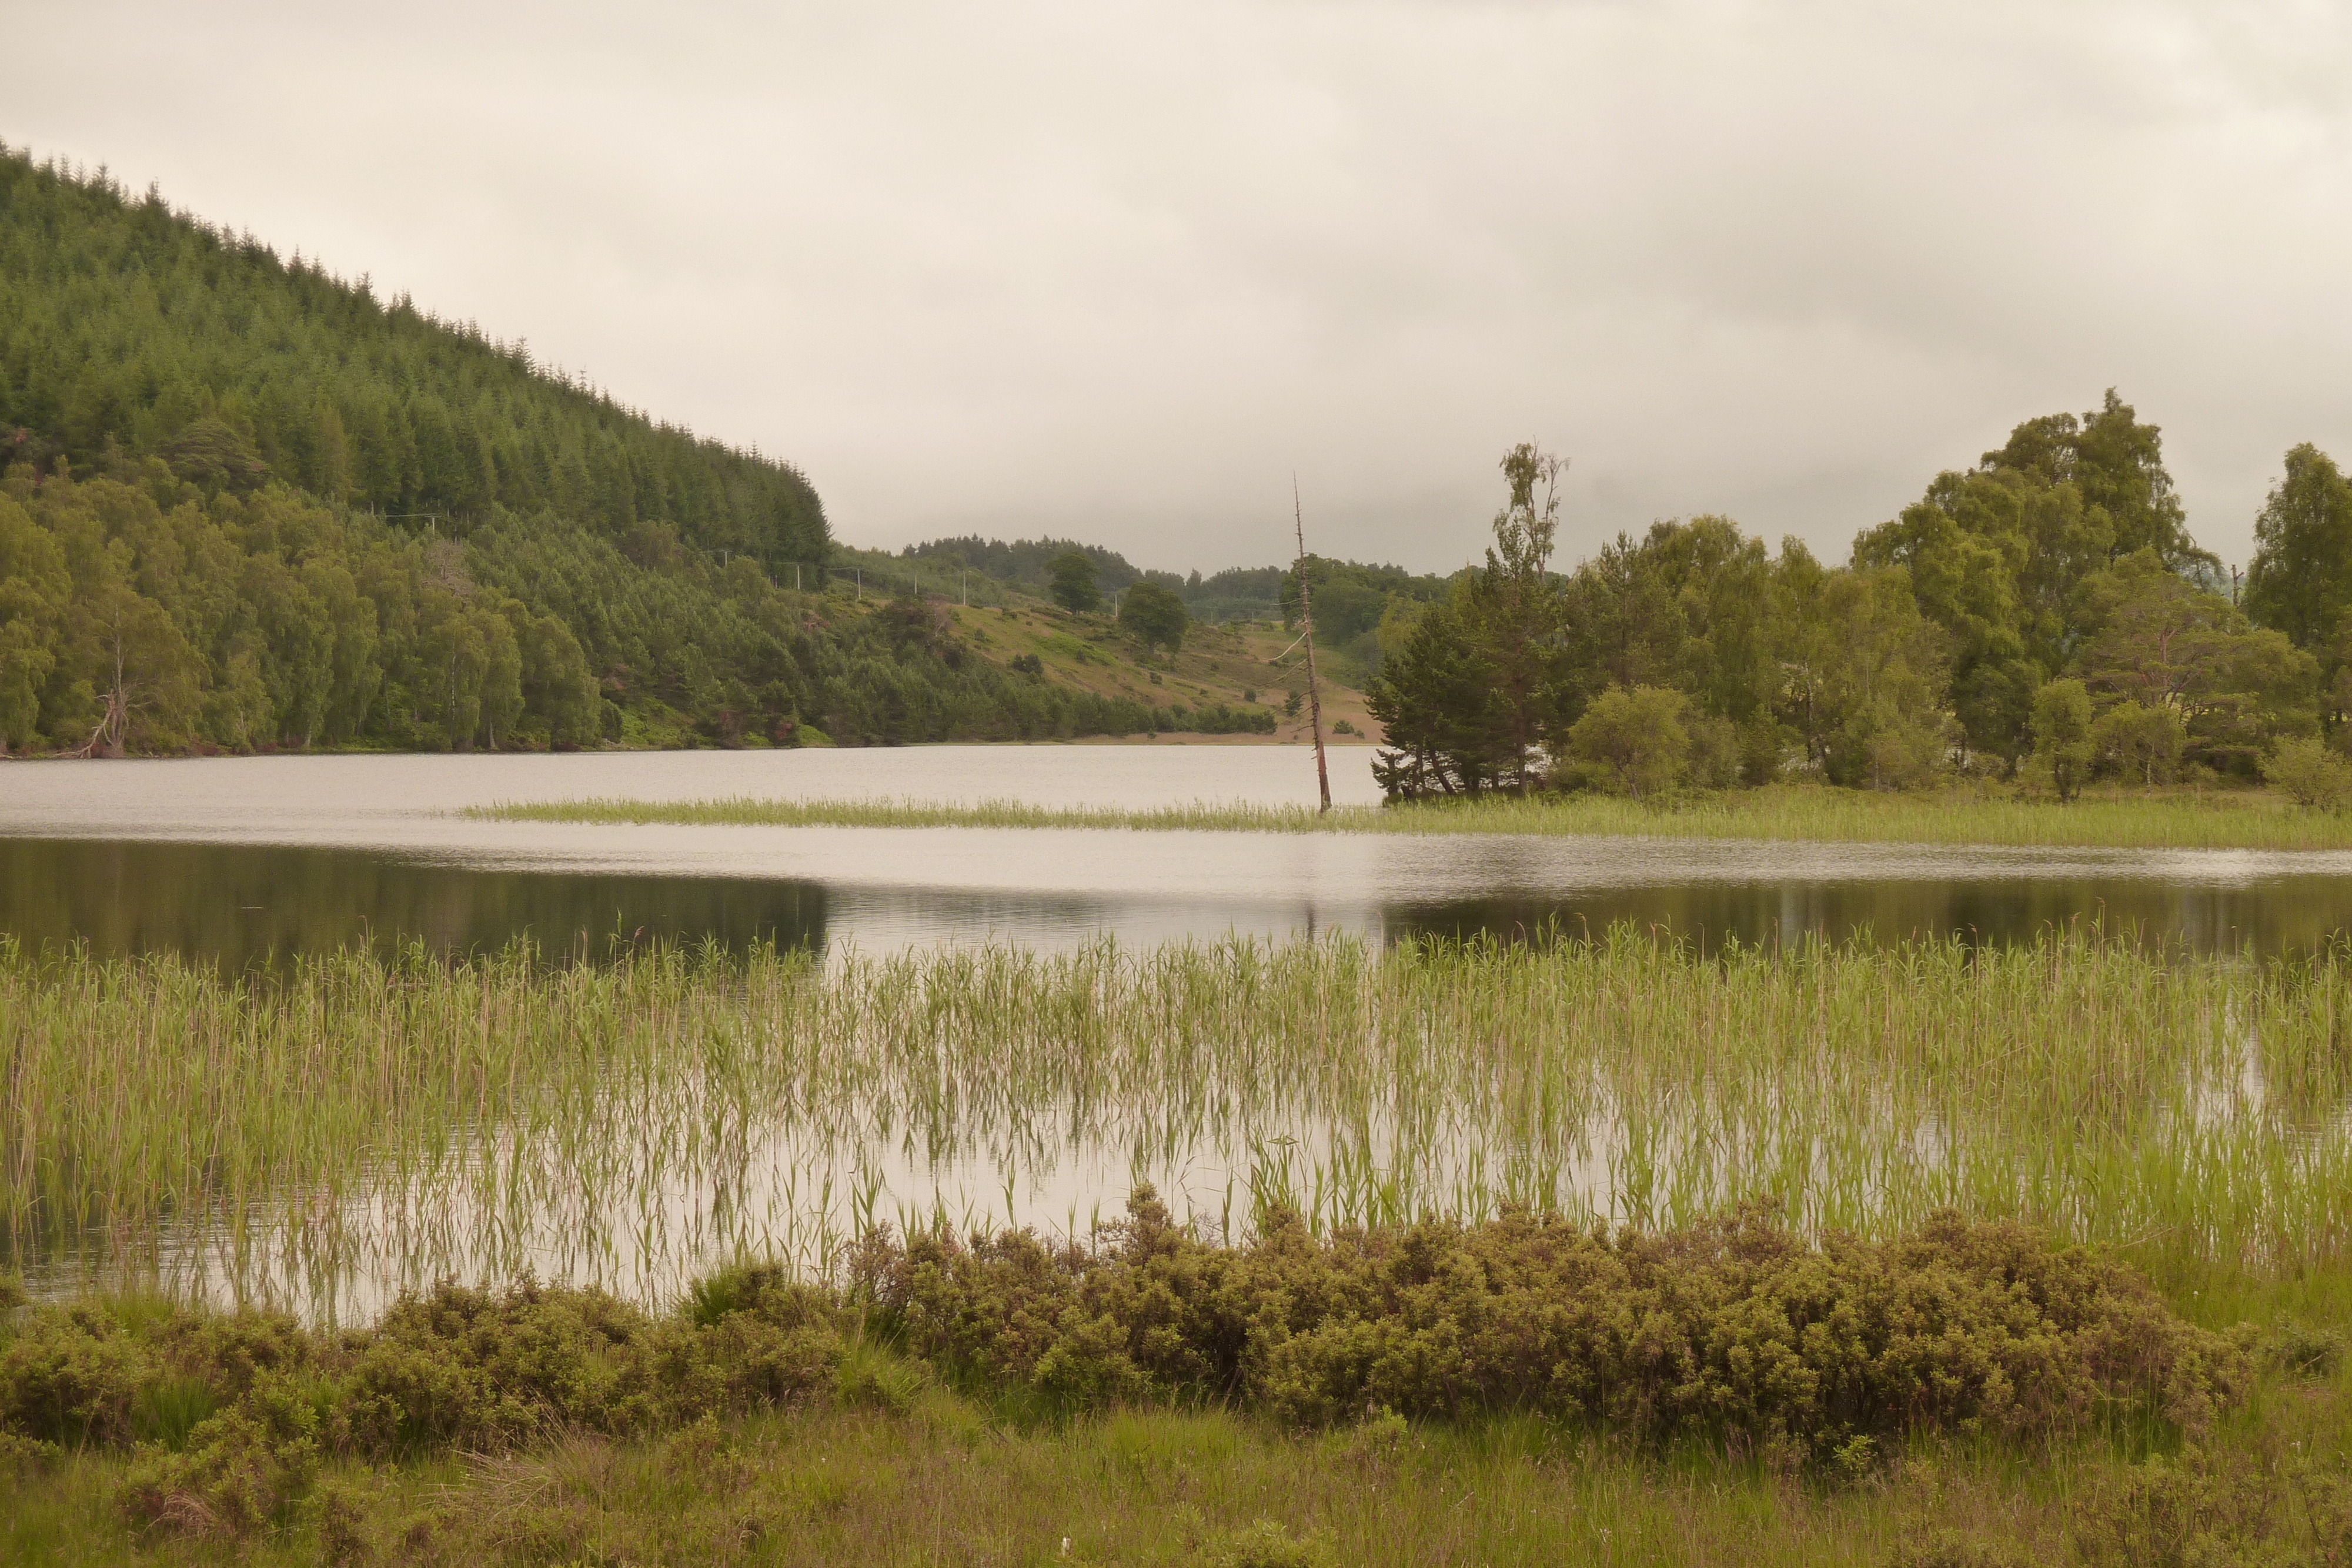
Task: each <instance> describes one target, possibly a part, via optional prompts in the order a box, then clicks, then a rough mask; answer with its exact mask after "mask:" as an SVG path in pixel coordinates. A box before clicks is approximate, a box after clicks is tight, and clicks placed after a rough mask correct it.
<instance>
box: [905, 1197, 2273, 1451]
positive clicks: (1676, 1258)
mask: <svg viewBox="0 0 2352 1568" xmlns="http://www.w3.org/2000/svg"><path fill="white" fill-rule="evenodd" d="M858 1276H859V1282H860V1288H861V1289H863V1290H864V1291H867V1292H869V1293H870V1296H871V1299H872V1300H873V1301H874V1302H875V1304H876V1306H877V1308H878V1309H879V1310H880V1312H882V1313H883V1314H884V1316H885V1317H886V1319H887V1321H889V1322H892V1323H894V1324H895V1325H896V1326H897V1327H898V1331H899V1332H900V1333H902V1334H903V1335H904V1340H905V1344H906V1347H907V1349H908V1351H909V1352H910V1353H911V1354H915V1355H918V1356H920V1357H924V1358H927V1359H931V1360H936V1361H939V1362H940V1363H942V1364H946V1365H949V1366H950V1367H953V1368H956V1369H959V1370H960V1371H961V1372H962V1373H963V1374H965V1375H977V1376H980V1377H982V1378H987V1379H994V1380H1009V1381H1012V1382H1015V1383H1020V1384H1024V1385H1028V1386H1029V1387H1031V1388H1034V1389H1035V1390H1037V1391H1038V1392H1041V1393H1044V1394H1045V1395H1048V1396H1053V1397H1055V1398H1058V1399H1060V1400H1062V1401H1063V1402H1065V1403H1066V1404H1068V1405H1072V1406H1077V1405H1085V1404H1092V1403H1099V1402H1102V1401H1104V1400H1108V1399H1120V1398H1136V1397H1147V1396H1151V1397H1196V1398H1205V1399H1214V1400H1218V1401H1223V1402H1230V1403H1234V1404H1237V1405H1240V1406H1244V1407H1247V1408H1254V1409H1257V1410H1261V1411H1264V1412H1265V1413H1267V1414H1269V1415H1272V1416H1276V1418H1278V1419H1281V1420H1284V1421H1286V1422H1290V1423H1294V1424H1298V1425H1307V1426H1319V1425H1327V1424H1329V1423H1332V1422H1335V1421H1339V1420H1344V1419H1352V1418H1354V1417H1356V1416H1360V1415H1361V1414H1362V1413H1364V1412H1366V1411H1368V1410H1378V1409H1382V1408H1386V1409H1391V1410H1394V1411H1397V1412H1400V1413H1402V1414H1403V1415H1406V1416H1418V1417H1424V1418H1425V1417H1455V1416H1467V1415H1471V1414H1475V1413H1479V1412H1494V1411H1507V1410H1517V1411H1526V1412H1529V1413H1533V1414H1539V1415H1543V1416H1549V1417H1552V1418H1556V1419H1561V1420H1570V1421H1584V1422H1591V1423H1598V1424H1602V1425H1606V1426H1608V1427H1613V1428H1616V1429H1620V1430H1622V1431H1625V1432H1628V1433H1630V1434H1632V1435H1634V1436H1636V1437H1640V1438H1642V1439H1643V1440H1646V1441H1651V1442H1665V1441H1669V1440H1672V1439H1674V1438H1676V1437H1683V1436H1687V1435H1693V1434H1709V1435H1715V1436H1719V1437H1724V1438H1726V1439H1728V1440H1731V1441H1735V1442H1738V1443H1740V1444H1742V1445H1757V1446H1760V1445H1768V1444H1777V1443H1787V1442H1794V1443H1796V1444H1798V1445H1801V1447H1803V1448H1806V1449H1807V1450H1809V1451H1810V1452H1811V1453H1812V1454H1814V1455H1815V1456H1816V1457H1820V1458H1828V1457H1829V1456H1830V1454H1832V1452H1833V1451H1835V1450H1837V1449H1839V1448H1845V1449H1846V1450H1847V1451H1849V1452H1859V1451H1866V1450H1862V1449H1855V1448H1853V1447H1852V1444H1853V1439H1854V1438H1855V1437H1859V1436H1872V1435H1885V1436H1895V1435H1901V1434H1905V1433H1910V1432H1916V1431H1956V1432H1975V1431H1987V1432H1994V1433H2002V1434H2034V1435H2040V1434H2052V1433H2059V1432H2064V1431H2072V1430H2078V1429H2081V1428H2082V1427H2084V1426H2085V1425H2086V1424H2087V1423H2089V1422H2090V1421H2091V1420H2092V1418H2093V1417H2094V1416H2095V1415H2097V1414H2098V1413H2099V1412H2101V1411H2102V1410H2104V1409H2106V1408H2109V1407H2112V1406H2117V1405H2126V1404H2128V1405H2135V1406H2143V1407H2146V1408H2148V1409H2150V1410H2152V1412H2153V1413H2154V1414H2156V1415H2158V1416H2161V1417H2162V1418H2163V1419H2165V1420H2167V1421H2168V1422H2171V1423H2174V1424H2176V1425H2178V1426H2179V1427H2182V1428H2183V1429H2185V1430H2189V1431H2198V1430H2202V1429H2203V1428H2204V1427H2206V1426H2207V1425H2208V1424H2209V1423H2210V1420H2211V1418H2212V1416H2213V1414H2214V1412H2215V1410H2216V1409H2217V1408H2218V1407H2219V1406H2221V1405H2222V1404H2224V1403H2227V1402H2228V1401H2230V1400H2231V1399H2232V1398H2233V1397H2234V1396H2236V1395H2237V1393H2238V1392H2239V1391H2240V1389H2241V1388H2242V1386H2243V1385H2244V1384H2245V1382H2246V1380H2247V1378H2248V1377H2249V1376H2250V1375H2251V1368H2250V1364H2249V1361H2248V1357H2247V1356H2246V1354H2245V1353H2244V1352H2243V1351H2242V1349H2241V1348H2240V1347H2239V1345H2238V1344H2236V1343H2234V1342H2232V1341H2231V1340H2228V1339H2225V1338H2223V1337H2222V1336H2220V1335H2216V1334H2213V1333H2207V1332H2205V1331H2202V1330H2200V1329H2197V1328H2195V1327H2193V1326H2192V1325H2190V1324H2189V1323H2186V1322H2182V1321H2181V1320H2180V1319H2179V1318H2178V1317H2177V1316H2175V1315H2174V1314H2173V1313H2172V1312H2170V1311H2169V1310H2168V1308H2167V1307H2166V1306H2165V1305H2164V1303H2163V1302H2162V1301H2161V1300H2160V1299H2158V1297H2157V1295H2156V1294H2155V1292H2154V1291H2152V1290H2150V1289H2149V1288H2148V1287H2147V1285H2146V1283H2145V1282H2144V1281H2141V1280H2140V1279H2139V1278H2138V1276H2137V1275H2136V1274H2134V1273H2133V1272H2132V1271H2131V1270H2127V1269H2126V1268H2123V1267H2122V1266H2120V1265H2117V1264H2115V1263H2112V1262H2108V1261H2105V1260H2101V1259H2099V1258H2096V1257H2095V1256H2094V1255H2092V1254H2090V1253H2088V1252H2086V1251H2084V1250H2083V1249H2079V1248H2074V1247H2069V1246H2063V1245H2060V1244H2057V1243H2055V1242H2053V1240H2052V1239H2050V1238H2049V1237H2048V1236H2047V1235H2046V1234H2044V1233H2042V1232H2041V1231H2038V1230H2035V1229H2032V1228H2028V1227H2024V1226H2019V1225H2009V1224H2000V1225H1970V1224H1968V1223H1966V1222H1964V1221H1962V1220H1960V1219H1959V1218H1957V1217H1952V1216H1944V1217H1939V1218H1937V1219H1936V1220H1934V1221H1933V1222H1931V1223H1930V1224H1929V1225H1928V1226H1927V1227H1926V1228H1923V1229H1922V1230H1920V1231H1919V1232H1917V1233H1916V1234H1914V1235H1911V1236H1908V1237H1904V1238H1900V1239H1895V1240H1891V1241H1886V1242H1879V1243H1873V1242H1864V1241H1858V1240H1854V1239H1850V1238H1842V1237H1832V1238H1830V1239H1827V1240H1825V1241H1824V1242H1822V1244H1820V1245H1819V1246H1815V1245H1813V1244H1811V1243H1809V1242H1807V1241H1805V1240H1804V1239H1801V1238H1800V1237H1798V1236H1797V1235H1795V1234H1794V1233H1793V1232H1791V1231H1790V1230H1788V1229H1787V1228H1784V1227H1782V1226H1781V1225H1780V1224H1779V1223H1778V1222H1777V1221H1776V1220H1775V1219H1774V1218H1772V1217H1771V1216H1770V1215H1769V1212H1767V1211H1765V1210H1763V1209H1760V1208H1748V1209H1743V1210H1741V1211H1738V1213H1736V1214H1734V1215H1732V1216H1729V1217H1727V1218H1723V1219H1720V1220H1717V1221H1714V1222H1711V1223H1707V1224H1702V1225H1698V1226H1694V1227H1691V1228H1687V1229H1685V1230H1682V1231H1678V1232H1674V1233H1669V1234H1665V1235H1659V1236H1652V1235H1646V1234H1643V1233H1641V1232H1638V1231H1631V1230H1627V1231H1621V1232H1617V1233H1615V1234H1611V1233H1609V1232H1606V1231H1604V1230H1601V1229H1586V1228H1578V1227H1575V1226H1572V1225H1570V1224H1567V1223H1565V1222H1563V1221H1562V1220H1560V1219H1559V1218H1556V1217H1549V1216H1540V1215H1535V1214H1531V1213H1528V1212H1525V1211H1519V1212H1514V1213H1509V1214H1507V1215H1505V1216H1504V1217H1503V1218H1499V1219H1496V1220H1494V1221H1491V1222H1488V1223H1485V1224H1479V1225H1459V1224H1453V1223H1448V1222H1444V1221H1436V1220H1431V1221H1424V1222H1423V1223H1421V1224H1418V1225H1414V1226H1412V1227H1410V1228H1392V1229H1382V1230H1372V1231H1361V1230H1358V1231H1342V1232H1340V1233H1339V1234H1338V1235H1337V1236H1335V1237H1334V1238H1332V1239H1330V1240H1329V1241H1328V1242H1325V1241H1318V1240H1317V1239H1314V1238H1313V1237H1311V1236H1309V1235H1308V1234H1307V1230H1306V1228H1305V1227H1304V1226H1303V1225H1301V1224H1300V1223H1299V1222H1298V1220H1297V1218H1296V1217H1293V1216H1284V1215H1276V1216H1275V1217H1273V1218H1272V1220H1271V1222H1270V1223H1268V1224H1267V1225H1266V1226H1265V1228H1264V1229H1263V1230H1262V1232H1261V1234H1260V1235H1259V1237H1258V1239H1256V1240H1255V1241H1254V1242H1252V1243H1251V1244H1249V1245H1247V1246H1245V1247H1240V1248H1232V1249H1227V1248H1220V1247H1214V1246H1211V1245H1209V1244H1206V1243H1203V1242H1202V1241H1200V1240H1198V1239H1195V1238H1193V1237H1192V1236H1191V1235H1190V1234H1188V1233H1187V1232H1185V1231H1184V1230H1183V1229H1181V1228H1179V1227H1177V1226H1176V1225H1174V1224H1173V1223H1172V1222H1171V1219H1170V1218H1169V1216H1168V1213H1167V1210H1166V1209H1165V1208H1164V1207H1162V1206H1161V1205H1160V1203H1159V1202H1158V1200H1157V1198H1156V1197H1154V1196H1153V1195H1152V1194H1151V1193H1150V1191H1149V1190H1148V1189H1139V1191H1138V1193H1137V1195H1136V1197H1135V1200H1134V1202H1133V1205H1132V1207H1131V1211H1130V1216H1129V1219H1128V1220H1127V1221H1126V1222H1125V1223H1123V1224H1121V1225H1118V1226H1116V1227H1113V1228H1110V1229H1109V1230H1108V1233H1107V1235H1106V1237H1105V1239H1104V1242H1103V1244H1102V1245H1101V1246H1100V1247H1099V1248H1097V1249H1080V1248H1076V1247H1063V1248H1060V1249H1050V1248H1048V1247H1046V1246H1045V1245H1044V1244H1043V1243H1041V1242H1039V1241H1038V1240H1037V1239H1035V1238H1034V1237H1032V1236H1030V1235H1028V1234H1026V1233H1024V1232H1013V1233H1000V1234H997V1235H994V1236H991V1237H987V1238H984V1239H977V1240H973V1241H970V1242H965V1241H961V1240H959V1239H956V1238H955V1237H953V1236H951V1235H949V1234H947V1233H944V1232H941V1233H937V1234H929V1235H919V1236H916V1237H913V1238H910V1239H908V1241H907V1242H906V1244H905V1245H904V1246H903V1247H898V1246H893V1245H890V1244H888V1243H876V1244H873V1245H871V1246H869V1247H868V1249H867V1250H866V1253H865V1255H864V1256H863V1258H862V1259H861V1260H860V1262H859V1265H858Z"/></svg>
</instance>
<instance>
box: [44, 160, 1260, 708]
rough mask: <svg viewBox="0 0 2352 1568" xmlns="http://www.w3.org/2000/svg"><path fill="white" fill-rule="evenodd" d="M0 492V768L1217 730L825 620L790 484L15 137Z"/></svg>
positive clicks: (931, 609) (873, 628) (882, 624)
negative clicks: (67, 167)
mask: <svg viewBox="0 0 2352 1568" xmlns="http://www.w3.org/2000/svg"><path fill="white" fill-rule="evenodd" d="M0 470H5V481H0V754H5V753H7V752H11V751H15V752H23V751H27V750H33V751H55V750H88V751H94V752H100V753H108V754H116V755H119V754H121V753H122V752H124V751H126V750H137V751H145V752H173V751H184V750H211V749H219V750H249V749H255V748H262V747H308V746H320V745H338V746H350V745H359V746H377V747H404V748H428V749H445V748H459V749H462V748H467V747H509V746H516V745H523V746H535V747H545V746H573V745H585V744H591V743H595V742H598V741H600V740H622V741H626V742H629V743H631V744H639V745H656V746H677V745H689V746H690V745H745V744H750V745H759V744H778V743H783V744H790V743H793V742H795V741H803V742H804V741H808V740H811V739H816V738H822V737H838V738H839V739H840V740H841V741H843V742H845V743H849V744H876V743H894V742H900V741H915V740H937V739H945V738H951V737H956V738H1029V737H1052V736H1069V735H1084V734H1105V733H1110V734H1128V733H1139V732H1145V731H1151V730H1167V729H1181V728H1202V727H1218V726H1219V724H1220V722H1221V721H1220V720H1218V719H1217V718H1215V717H1214V716H1211V715H1203V714H1201V713H1198V712H1186V711H1181V709H1179V708H1178V707H1176V706H1173V705H1171V706H1169V707H1164V708H1163V707H1159V706H1154V705H1152V704H1151V703H1150V702H1148V701H1144V700H1137V699H1129V698H1125V697H1116V696H1109V695H1104V694H1101V693H1096V692H1088V691H1085V690H1071V689H1067V688H1066V686H1063V685H1056V684H1055V683H1054V682H1052V681H1050V680H1044V679H1038V678H1032V677H1026V676H1024V675H1023V674H1019V673H1016V672H1013V671H1009V670H1007V669H1005V668H1003V666H1001V665H999V664H993V663H991V662H990V661H988V660H986V659H983V658H980V657H977V656H974V655H972V654H971V653H970V651H969V649H968V647H967V645H966V643H964V642H963V641H962V640H961V639H960V638H958V637H957V636H956V635H954V634H953V632H952V631H951V629H950V623H949V622H948V621H947V620H946V618H945V617H944V616H943V614H942V613H941V612H940V608H939V607H938V606H937V605H935V604H929V603H925V602H923V601H919V600H917V599H915V598H913V597H911V596H903V597H901V598H899V599H897V600H893V601H887V602H876V601H866V602H862V603H852V604H845V603H844V602H843V601H842V600H841V599H840V598H839V597H838V596H835V597H831V598H828V597H827V596H825V595H824V594H823V593H822V592H820V591H818V590H821V589H822V587H823V586H824V582H825V580H826V576H825V572H824V562H825V561H826V560H827V559H828V558H829V557H830V555H831V553H832V549H833V547H832V544H831V540H830V538H829V535H828V532H827V528H826V524H825V518H824V508H823V507H822V506H821V504H820V503H819V501H818V499H817V497H816V494H815V492H814V489H812V488H811V486H809V484H808V482H807V481H806V480H805V479H804V478H803V476H801V475H800V474H799V473H798V472H797V471H795V470H794V469H793V468H792V467H790V466H788V465H784V464H782V463H778V462H775V461H772V460H770V459H767V458H764V457H761V456H760V455H758V454H756V453H745V452H741V451H738V450H735V449H733V448H730V447H727V446H724V445H722V444H718V443H716V442H711V441H706V440H698V439H697V438H695V437H694V436H692V435H690V434H688V433H687V432H685V431H682V430H678V429H676V428H673V427H670V426H667V425H662V424H657V423H653V422H651V421H649V420H648V419H646V417H644V416H643V415H641V414H639V413H634V412H632V411H630V410H627V409H625V408H623V407H621V406H619V405H618V404H616V403H614V402H613V401H612V400H611V399H610V398H608V397H604V396H603V395H600V394H598V393H596V392H593V391H591V390H589V389H588V388H587V387H585V386H583V385H582V384H579V383H577V382H573V381H570V380H566V379H563V378H561V377H558V376H555V375H551V374H550V373H548V372H547V371H543V370H541V369H540V368H539V367H537V366H535V365H534V364H533V363H532V361H531V359H530V354H529V352H528V351H527V350H525V349H524V348H523V347H522V346H521V345H520V344H512V345H506V344H499V343H495V342H492V341H490V340H487V339H486V338H484V337H483V336H482V335H481V334H480V333H479V332H478V331H477V330H475V329H472V328H470V327H461V326H457V325H454V324H450V323H446V322H441V321H437V320H435V319H432V318H431V317H429V316H427V315H425V314H423V313H421V312H419V311H418V310H416V309H415V308H414V307H413V306H411V305H410V304H409V302H408V301H407V300H405V299H395V300H393V301H390V302H388V303H387V302H381V301H378V300H377V299H376V298H374V297H373V295H372V294H371V292H370V291H369V288H368V287H367V285H366V284H365V282H364V281H362V282H361V283H359V284H356V285H354V284H349V283H345V282H342V281H340V280H338V279H336V278H334V277H330V276H328V275H327V274H326V273H324V272H323V271H321V270H320V269H319V268H318V267H313V266H310V265H306V264H305V263H303V262H301V261H300V260H299V259H297V260H295V261H293V262H290V263H289V262H285V261H281V260H280V259H279V258H278V256H276V255H275V254H274V253H273V252H272V251H270V250H269V249H268V248H267V247H265V246H261V245H259V244H257V243H256V242H255V241H253V240H252V239H250V238H249V237H248V238H239V237H237V236H235V235H229V234H226V233H224V232H220V231H218V230H215V229H212V228H209V227H207V226H205V225H203V224H201V223H199V222H196V221H194V220H193V219H191V218H190V217H188V216H186V215H185V214H179V213H175V212H173V211H172V210H171V209H170V208H168V207H167V206H166V205H165V204H163V201H162V199H161V198H160V197H158V196H156V195H153V194H152V193H151V194H149V195H148V196H146V197H143V198H133V197H130V196H128V195H126V194H125V193H123V192H122V191H121V189H120V188H118V187H117V186H116V185H114V184H113V183H111V182H110V180H109V179H107V178H106V177H105V175H104V174H103V173H100V174H99V175H96V176H89V177H85V176H77V175H75V174H72V173H69V172H62V171H59V170H58V169H56V168H54V167H50V166H37V165H35V164H34V163H33V162H32V161H31V160H30V159H29V158H28V157H26V155H24V154H21V153H16V152H7V151H6V150H5V149H0ZM803 580H804V581H805V583H806V586H807V587H808V588H809V589H810V590H811V591H809V592H806V593H803V592H798V591H789V590H787V589H785V588H783V587H781V586H780V584H782V583H797V582H802V581H803ZM1229 717H1230V718H1231V719H1232V723H1231V724H1227V725H1225V726H1224V727H1234V725H1238V724H1239V722H1240V720H1241V719H1242V718H1244V717H1249V718H1254V719H1256V720H1257V721H1258V722H1257V723H1255V724H1252V725H1250V726H1247V727H1269V726H1268V725H1267V724H1266V721H1265V716H1229Z"/></svg>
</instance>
